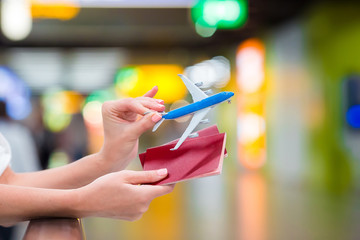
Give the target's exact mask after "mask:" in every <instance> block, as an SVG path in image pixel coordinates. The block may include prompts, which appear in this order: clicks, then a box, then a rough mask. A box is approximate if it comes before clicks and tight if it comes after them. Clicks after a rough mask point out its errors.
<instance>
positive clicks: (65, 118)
mask: <svg viewBox="0 0 360 240" xmlns="http://www.w3.org/2000/svg"><path fill="white" fill-rule="evenodd" d="M71 119H72V116H71V115H69V114H65V113H59V112H57V113H56V112H51V111H45V112H44V115H43V121H44V124H45V126H46V127H47V128H48V129H49V130H50V131H53V132H60V131H62V130H64V129H65V128H66V127H67V126H69V124H70V122H71Z"/></svg>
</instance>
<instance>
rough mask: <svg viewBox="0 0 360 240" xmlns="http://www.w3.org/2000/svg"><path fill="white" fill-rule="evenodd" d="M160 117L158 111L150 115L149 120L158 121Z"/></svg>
mask: <svg viewBox="0 0 360 240" xmlns="http://www.w3.org/2000/svg"><path fill="white" fill-rule="evenodd" d="M161 118H162V116H161V115H160V114H158V113H155V114H154V115H153V116H152V117H151V120H152V121H153V122H158V121H159V120H160V119H161Z"/></svg>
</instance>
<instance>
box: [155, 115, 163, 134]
mask: <svg viewBox="0 0 360 240" xmlns="http://www.w3.org/2000/svg"><path fill="white" fill-rule="evenodd" d="M164 120H165V118H162V119H161V120H160V121H158V122H157V123H156V124H155V126H154V128H153V130H152V131H153V132H155V131H156V129H158V127H159V126H160V125H161V124H162V122H163V121H164Z"/></svg>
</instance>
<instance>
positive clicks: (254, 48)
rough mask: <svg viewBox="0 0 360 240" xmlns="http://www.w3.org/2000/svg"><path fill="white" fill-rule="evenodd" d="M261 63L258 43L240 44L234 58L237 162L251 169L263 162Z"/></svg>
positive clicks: (261, 164) (263, 80) (259, 44)
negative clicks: (236, 103) (235, 71)
mask: <svg viewBox="0 0 360 240" xmlns="http://www.w3.org/2000/svg"><path fill="white" fill-rule="evenodd" d="M264 61H265V48H264V45H263V43H262V42H261V41H260V40H258V39H249V40H246V41H245V42H243V43H242V44H240V46H239V48H238V51H237V56H236V67H237V69H236V70H237V78H236V80H237V86H238V89H239V94H238V97H237V102H238V107H237V110H238V114H237V115H238V120H237V127H238V132H237V139H238V144H237V145H238V159H239V161H240V163H241V164H242V165H243V166H245V167H246V168H251V169H254V168H260V167H262V166H263V165H264V164H265V162H266V141H265V139H266V120H265V101H266V97H265V67H264Z"/></svg>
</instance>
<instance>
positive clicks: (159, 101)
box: [156, 99, 165, 105]
mask: <svg viewBox="0 0 360 240" xmlns="http://www.w3.org/2000/svg"><path fill="white" fill-rule="evenodd" d="M156 101H157V102H158V103H160V104H162V105H164V103H165V102H164V100H161V99H156Z"/></svg>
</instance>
